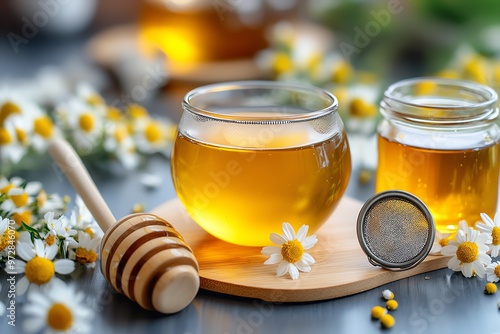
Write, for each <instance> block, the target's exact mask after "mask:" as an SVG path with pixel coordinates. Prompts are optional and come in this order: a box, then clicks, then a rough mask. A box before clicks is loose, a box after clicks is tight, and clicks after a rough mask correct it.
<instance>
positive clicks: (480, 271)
mask: <svg viewBox="0 0 500 334" xmlns="http://www.w3.org/2000/svg"><path fill="white" fill-rule="evenodd" d="M471 267H472V269H473V270H474V272H475V273H476V275H477V276H478V277H483V276H484V273H485V268H484V265H483V264H482V263H481V262H478V261H474V262H472V266H471Z"/></svg>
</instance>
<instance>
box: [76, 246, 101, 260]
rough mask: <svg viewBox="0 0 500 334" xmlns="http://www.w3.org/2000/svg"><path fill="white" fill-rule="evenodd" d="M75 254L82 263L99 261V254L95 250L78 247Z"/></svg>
mask: <svg viewBox="0 0 500 334" xmlns="http://www.w3.org/2000/svg"><path fill="white" fill-rule="evenodd" d="M75 253H76V261H77V262H80V263H93V262H95V261H96V260H97V254H96V253H95V252H94V251H93V250H88V249H86V248H83V247H78V248H77V249H76V252H75Z"/></svg>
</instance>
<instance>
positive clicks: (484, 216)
mask: <svg viewBox="0 0 500 334" xmlns="http://www.w3.org/2000/svg"><path fill="white" fill-rule="evenodd" d="M480 216H481V219H482V220H483V222H485V223H486V225H488V226H491V227H493V226H495V223H494V222H493V220H491V218H490V216H488V215H487V214H485V213H480ZM495 218H496V215H495ZM476 226H477V225H476Z"/></svg>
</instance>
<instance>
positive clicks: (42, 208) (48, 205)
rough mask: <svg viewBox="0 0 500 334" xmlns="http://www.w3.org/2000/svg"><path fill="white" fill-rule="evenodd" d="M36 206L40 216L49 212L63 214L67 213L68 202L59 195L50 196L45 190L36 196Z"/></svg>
mask: <svg viewBox="0 0 500 334" xmlns="http://www.w3.org/2000/svg"><path fill="white" fill-rule="evenodd" d="M35 199H36V204H37V206H38V212H39V213H40V214H43V215H44V214H46V213H47V212H49V211H53V212H57V213H63V212H64V211H66V202H65V200H64V198H61V196H59V195H58V194H51V195H48V194H47V193H46V192H45V190H43V189H42V190H40V192H39V193H38V194H37V195H36V197H35Z"/></svg>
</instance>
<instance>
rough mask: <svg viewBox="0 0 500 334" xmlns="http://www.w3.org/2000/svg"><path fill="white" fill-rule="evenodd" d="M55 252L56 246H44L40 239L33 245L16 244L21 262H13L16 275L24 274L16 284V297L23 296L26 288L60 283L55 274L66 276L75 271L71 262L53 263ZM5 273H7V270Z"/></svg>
mask: <svg viewBox="0 0 500 334" xmlns="http://www.w3.org/2000/svg"><path fill="white" fill-rule="evenodd" d="M57 251H58V248H57V245H55V244H54V245H52V246H48V245H44V243H43V241H42V240H40V239H35V241H34V244H31V243H30V242H24V241H18V242H17V254H18V255H19V257H20V258H21V259H22V260H18V259H16V260H15V267H16V268H15V269H16V272H17V273H18V274H24V276H23V277H22V278H21V279H20V280H18V281H17V283H16V293H17V294H18V295H23V294H24V293H25V292H26V291H27V290H28V288H30V289H31V287H33V286H38V287H41V286H43V287H45V288H46V287H50V285H51V284H54V282H57V281H61V280H60V279H59V278H57V277H55V274H56V273H58V274H62V275H66V274H69V273H71V272H73V270H75V263H74V262H73V261H71V260H67V259H58V260H55V261H53V260H54V258H55V257H56V255H57ZM23 260H24V261H23ZM6 271H7V273H9V271H8V269H7V268H6ZM61 282H62V281H61Z"/></svg>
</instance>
